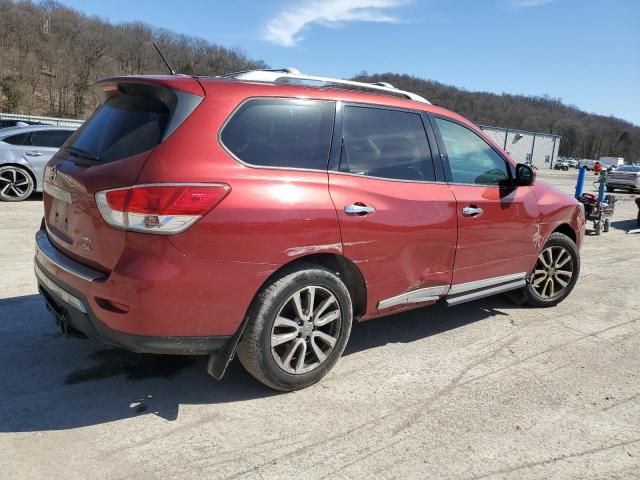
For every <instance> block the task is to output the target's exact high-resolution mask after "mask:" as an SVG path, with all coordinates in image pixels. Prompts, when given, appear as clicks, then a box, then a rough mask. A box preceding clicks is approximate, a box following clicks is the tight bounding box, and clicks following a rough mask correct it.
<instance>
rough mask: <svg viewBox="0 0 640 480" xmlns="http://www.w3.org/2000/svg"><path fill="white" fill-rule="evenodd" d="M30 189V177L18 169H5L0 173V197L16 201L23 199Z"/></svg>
mask: <svg viewBox="0 0 640 480" xmlns="http://www.w3.org/2000/svg"><path fill="white" fill-rule="evenodd" d="M30 189H31V177H29V174H28V173H27V172H25V171H24V170H22V169H19V168H5V169H4V170H2V172H0V197H2V198H4V199H7V200H16V199H19V198H22V197H24V196H25V195H26V194H27V193H28V192H29V190H30Z"/></svg>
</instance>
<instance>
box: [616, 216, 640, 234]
mask: <svg viewBox="0 0 640 480" xmlns="http://www.w3.org/2000/svg"><path fill="white" fill-rule="evenodd" d="M611 228H615V229H617V230H624V231H625V232H628V231H629V230H635V229H636V228H640V225H638V220H636V219H635V218H634V219H633V220H616V221H615V222H611Z"/></svg>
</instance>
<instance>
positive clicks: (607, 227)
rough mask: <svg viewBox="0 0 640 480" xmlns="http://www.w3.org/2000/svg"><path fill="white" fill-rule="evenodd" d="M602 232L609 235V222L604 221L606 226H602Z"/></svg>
mask: <svg viewBox="0 0 640 480" xmlns="http://www.w3.org/2000/svg"><path fill="white" fill-rule="evenodd" d="M602 231H603V232H605V233H607V232H608V231H609V220H608V219H607V220H605V221H604V225H603V226H602Z"/></svg>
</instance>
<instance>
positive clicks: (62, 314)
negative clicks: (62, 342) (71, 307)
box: [40, 289, 86, 338]
mask: <svg viewBox="0 0 640 480" xmlns="http://www.w3.org/2000/svg"><path fill="white" fill-rule="evenodd" d="M40 293H41V294H42V296H43V297H44V299H45V306H46V308H47V310H48V311H50V312H51V313H52V314H53V316H54V318H55V320H56V325H58V326H59V327H60V331H61V332H62V335H64V336H65V337H75V338H86V335H84V334H83V333H82V332H79V331H78V330H76V329H74V328H73V327H72V326H71V322H70V321H69V313H68V312H67V309H66V308H64V307H61V306H58V305H56V304H55V302H54V301H53V300H52V299H51V298H50V296H49V294H48V293H47V292H45V291H43V290H42V289H40Z"/></svg>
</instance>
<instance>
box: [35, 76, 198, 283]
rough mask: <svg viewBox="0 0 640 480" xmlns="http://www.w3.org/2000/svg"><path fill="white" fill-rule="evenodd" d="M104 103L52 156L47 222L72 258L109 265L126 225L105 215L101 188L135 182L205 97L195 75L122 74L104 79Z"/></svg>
mask: <svg viewBox="0 0 640 480" xmlns="http://www.w3.org/2000/svg"><path fill="white" fill-rule="evenodd" d="M96 88H97V91H98V93H99V95H100V96H101V100H102V102H101V104H100V106H99V107H98V108H97V109H96V111H95V112H94V114H93V115H92V116H91V117H90V118H89V120H87V121H86V122H85V123H84V124H83V125H82V127H80V129H78V131H77V132H76V133H75V134H74V135H72V136H71V137H70V138H69V139H68V140H67V142H66V143H65V144H64V145H63V147H62V148H61V149H60V150H59V152H58V153H57V154H56V156H55V157H54V158H53V159H52V160H51V161H50V162H49V163H48V164H47V168H46V169H45V178H44V181H45V184H44V191H45V193H44V212H45V217H44V219H45V225H46V229H47V232H48V234H49V237H50V239H51V241H52V242H53V243H54V244H55V245H56V246H57V247H58V248H59V249H60V250H62V251H63V252H64V253H66V254H67V255H69V256H71V257H72V258H74V259H76V260H78V261H80V262H82V263H84V264H87V265H90V266H92V267H93V268H96V269H99V270H102V271H105V272H108V271H110V270H112V269H113V267H114V266H115V264H116V262H117V261H118V259H119V258H120V255H121V253H122V250H123V248H124V242H125V236H126V232H125V231H124V230H118V229H116V228H113V227H111V226H109V225H107V223H106V222H105V221H104V219H103V218H102V216H101V215H100V212H99V210H98V207H97V205H96V200H95V193H96V192H98V191H101V190H108V189H112V188H117V187H123V186H130V185H134V184H135V183H136V180H137V178H138V176H139V174H140V172H141V170H142V168H143V167H144V165H145V163H146V162H147V160H148V159H149V158H150V157H151V156H152V155H153V151H154V148H155V147H157V146H158V145H160V144H161V143H163V142H165V141H167V140H168V138H169V137H170V135H171V134H172V133H173V132H174V131H175V130H176V128H178V127H179V126H180V124H181V123H182V122H183V121H184V120H185V119H186V118H187V117H188V116H189V115H190V114H191V112H193V110H194V109H195V108H196V107H197V106H198V105H199V103H200V102H201V101H202V98H203V97H204V92H203V90H202V87H201V86H200V84H199V82H197V81H196V80H195V79H193V78H190V77H141V78H136V77H121V78H113V79H107V80H104V81H101V82H99V83H98V84H97V87H96Z"/></svg>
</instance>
